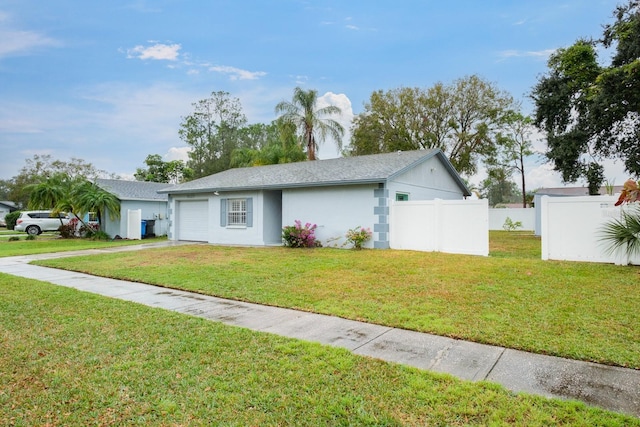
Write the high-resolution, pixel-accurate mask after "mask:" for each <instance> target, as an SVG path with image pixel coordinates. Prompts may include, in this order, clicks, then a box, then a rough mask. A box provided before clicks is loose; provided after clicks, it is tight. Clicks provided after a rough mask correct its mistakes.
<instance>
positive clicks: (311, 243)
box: [282, 220, 321, 248]
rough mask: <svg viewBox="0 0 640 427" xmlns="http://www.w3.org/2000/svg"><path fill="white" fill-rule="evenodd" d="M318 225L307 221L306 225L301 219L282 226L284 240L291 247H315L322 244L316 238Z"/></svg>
mask: <svg viewBox="0 0 640 427" xmlns="http://www.w3.org/2000/svg"><path fill="white" fill-rule="evenodd" d="M317 227H318V226H317V225H316V224H313V225H312V224H311V223H309V222H307V223H306V224H305V225H304V227H303V226H302V222H300V221H299V220H295V221H294V225H287V226H285V227H282V241H283V242H284V245H285V246H288V247H290V248H314V247H318V246H321V245H320V242H319V241H317V240H316V235H315V231H316V228H317Z"/></svg>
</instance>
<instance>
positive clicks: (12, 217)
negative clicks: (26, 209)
mask: <svg viewBox="0 0 640 427" xmlns="http://www.w3.org/2000/svg"><path fill="white" fill-rule="evenodd" d="M21 213H22V212H21V211H13V212H11V213H8V214H6V215H5V217H4V221H5V222H6V223H7V230H13V229H14V228H15V226H16V222H17V221H18V217H20V214H21Z"/></svg>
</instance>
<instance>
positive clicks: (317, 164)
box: [161, 149, 471, 195]
mask: <svg viewBox="0 0 640 427" xmlns="http://www.w3.org/2000/svg"><path fill="white" fill-rule="evenodd" d="M436 156H437V157H439V158H440V160H441V162H442V163H443V164H444V165H445V168H446V169H447V170H448V172H449V173H450V174H451V176H452V177H453V178H454V180H456V182H457V183H458V185H459V186H460V190H461V191H462V193H463V194H465V195H470V194H471V193H470V192H469V189H468V188H467V187H466V185H465V184H464V182H463V181H462V179H461V178H460V176H459V175H458V173H457V172H456V171H455V169H454V168H453V166H452V165H451V163H450V162H449V160H448V159H447V158H446V156H445V155H444V154H443V153H442V151H440V150H438V149H434V150H417V151H398V152H394V153H385V154H372V155H367V156H354V157H340V158H337V159H327V160H315V161H305V162H297V163H286V164H279V165H267V166H254V167H247V168H236V169H229V170H226V171H223V172H220V173H217V174H214V175H209V176H206V177H203V178H200V179H196V180H193V181H189V182H186V183H184V184H180V185H176V186H174V187H172V188H165V189H164V190H161V192H162V193H171V194H179V193H205V192H212V191H230V190H249V189H252V190H253V189H283V188H295V187H298V188H299V187H316V186H329V185H349V184H366V183H378V182H384V181H386V180H387V179H390V178H393V177H394V176H396V175H398V174H401V173H403V172H404V171H406V170H409V169H411V168H413V167H415V166H417V165H418V164H420V163H423V162H425V161H427V160H428V159H430V158H432V157H436Z"/></svg>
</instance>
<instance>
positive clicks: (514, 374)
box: [0, 242, 640, 417]
mask: <svg viewBox="0 0 640 427" xmlns="http://www.w3.org/2000/svg"><path fill="white" fill-rule="evenodd" d="M175 244H176V243H175V242H162V243H154V244H146V245H139V246H121V247H117V248H108V249H100V250H86V251H77V252H61V253H56V254H44V255H30V256H19V257H8V258H0V272H3V273H8V274H12V275H16V276H21V277H27V278H31V279H37V280H41V281H44V282H50V283H53V284H56V285H60V286H66V287H71V288H75V289H79V290H82V291H86V292H92V293H96V294H100V295H104V296H108V297H113V298H118V299H122V300H126V301H132V302H137V303H140V304H145V305H148V306H152V307H159V308H163V309H167V310H173V311H176V312H180V313H184V314H188V315H192V316H199V317H203V318H205V319H210V320H213V321H219V322H223V323H225V324H228V325H233V326H241V327H245V328H249V329H252V330H255V331H261V332H269V333H273V334H277V335H282V336H286V337H291V338H297V339H301V340H307V341H315V342H319V343H322V344H328V345H331V346H336V347H343V348H346V349H349V350H351V351H352V352H353V353H355V354H360V355H364V356H370V357H374V358H378V359H382V360H386V361H390V362H397V363H402V364H405V365H410V366H414V367H417V368H420V369H425V370H429V371H435V372H444V373H448V374H451V375H453V376H456V377H458V378H461V379H464V380H470V381H481V380H486V381H491V382H494V383H498V384H502V385H503V386H505V387H506V388H508V389H510V390H512V391H514V392H527V393H531V394H538V395H542V396H547V397H556V398H562V399H575V400H581V401H583V402H586V403H587V404H590V405H594V406H599V407H602V408H605V409H609V410H612V411H617V412H622V413H626V414H629V415H633V416H636V417H640V370H633V369H625V368H619V367H611V366H605V365H598V364H595V363H588V362H580V361H575V360H569V359H562V358H559V357H551V356H543V355H539V354H533V353H526V352H523V351H517V350H511V349H507V348H503V347H496V346H491V345H483V344H477V343H473V342H467V341H461V340H454V339H451V338H445V337H441V336H436V335H430V334H424V333H419V332H412V331H407V330H402V329H396V328H390V327H385V326H379V325H372V324H368V323H363V322H356V321H353V320H346V319H341V318H338V317H332V316H324V315H319V314H313V313H307V312H301V311H295V310H289V309H284V308H276V307H269V306H264V305H258V304H249V303H244V302H238V301H232V300H226V299H221V298H215V297H208V296H204V295H201V294H196V293H190V292H183V291H178V290H171V289H167V288H162V287H158V286H151V285H146V284H142V283H134V282H128V281H123V280H114V279H107V278H101V277H96V276H91V275H88V274H81V273H74V272H69V271H64V270H57V269H52V268H45V267H39V266H35V265H29V264H28V263H29V262H30V261H32V260H35V259H48V258H60V257H68V256H75V255H88V254H100V253H108V252H116V251H134V250H140V249H144V248H150V247H160V246H169V245H175Z"/></svg>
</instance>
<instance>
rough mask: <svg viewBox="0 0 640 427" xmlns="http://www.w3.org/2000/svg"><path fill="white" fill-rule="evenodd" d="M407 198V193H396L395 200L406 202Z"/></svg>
mask: <svg viewBox="0 0 640 427" xmlns="http://www.w3.org/2000/svg"><path fill="white" fill-rule="evenodd" d="M408 200H409V195H408V194H407V193H396V202H406V201H408Z"/></svg>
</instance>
